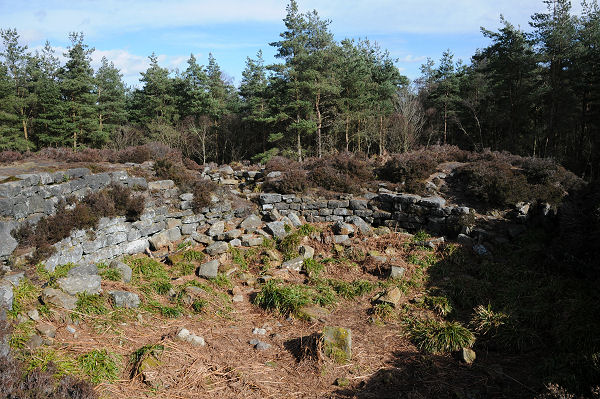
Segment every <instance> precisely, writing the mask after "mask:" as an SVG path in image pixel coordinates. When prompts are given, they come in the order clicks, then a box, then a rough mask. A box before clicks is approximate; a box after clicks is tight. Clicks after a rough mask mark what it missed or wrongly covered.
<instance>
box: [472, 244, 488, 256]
mask: <svg viewBox="0 0 600 399" xmlns="http://www.w3.org/2000/svg"><path fill="white" fill-rule="evenodd" d="M473 252H475V253H476V254H477V255H479V256H488V255H490V251H488V249H487V248H486V247H485V246H484V245H482V244H475V245H473Z"/></svg>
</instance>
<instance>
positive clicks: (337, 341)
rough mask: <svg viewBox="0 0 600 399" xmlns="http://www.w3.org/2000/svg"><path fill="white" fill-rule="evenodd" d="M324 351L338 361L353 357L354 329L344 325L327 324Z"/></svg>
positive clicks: (324, 332)
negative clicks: (333, 325)
mask: <svg viewBox="0 0 600 399" xmlns="http://www.w3.org/2000/svg"><path fill="white" fill-rule="evenodd" d="M322 339H323V351H324V352H325V355H326V356H329V357H330V358H332V359H333V360H335V361H336V362H338V363H345V362H347V361H348V360H350V359H351V358H352V331H351V330H350V329H348V328H344V327H332V326H325V327H324V328H323V334H322Z"/></svg>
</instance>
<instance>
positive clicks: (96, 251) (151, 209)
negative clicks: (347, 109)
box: [0, 166, 471, 270]
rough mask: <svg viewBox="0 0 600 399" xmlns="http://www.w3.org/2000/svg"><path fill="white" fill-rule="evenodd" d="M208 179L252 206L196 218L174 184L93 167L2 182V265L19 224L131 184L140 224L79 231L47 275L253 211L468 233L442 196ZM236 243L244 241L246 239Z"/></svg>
mask: <svg viewBox="0 0 600 399" xmlns="http://www.w3.org/2000/svg"><path fill="white" fill-rule="evenodd" d="M201 174H202V175H203V176H204V177H205V178H210V179H212V180H213V181H216V182H218V183H219V184H220V185H221V186H222V187H224V188H226V189H230V191H231V192H232V193H233V197H236V196H237V197H239V200H240V201H241V202H242V203H243V204H244V205H243V206H241V207H240V206H236V207H235V209H234V206H233V202H235V201H232V200H231V196H229V197H221V198H214V202H213V205H211V206H209V207H207V208H204V209H202V210H201V211H200V212H198V213H194V212H193V211H192V209H191V208H192V200H193V194H191V193H181V192H180V191H179V189H178V188H177V187H176V186H175V184H174V183H173V181H171V180H162V181H150V182H148V181H146V179H144V178H142V177H134V176H129V175H128V174H127V172H125V171H116V172H107V173H96V174H92V173H91V172H90V170H89V169H86V168H76V169H69V170H66V171H61V172H56V173H35V174H26V175H18V176H15V179H9V180H14V181H7V182H5V183H2V184H0V218H1V219H0V260H1V261H3V262H4V264H7V263H8V260H9V257H10V256H11V255H12V254H13V251H14V250H15V248H16V247H17V242H16V240H15V239H14V238H13V237H12V236H11V234H10V232H11V231H12V230H13V229H14V228H16V227H18V226H19V224H21V223H34V224H35V223H36V222H37V221H39V219H40V218H41V217H43V216H47V215H51V214H53V213H54V212H55V206H56V204H57V203H58V202H59V201H60V200H62V199H65V198H66V197H67V196H71V195H74V196H76V197H78V198H82V197H83V196H84V195H85V194H87V193H88V192H91V191H97V190H101V189H103V188H105V187H107V186H108V185H109V184H111V183H118V184H123V185H126V186H128V187H130V188H132V189H134V190H136V191H138V192H140V193H142V194H143V195H144V196H145V197H146V209H145V211H144V213H143V214H142V216H141V218H140V220H138V221H135V222H128V221H126V220H125V218H124V217H117V218H102V219H101V220H100V222H99V224H98V227H97V228H96V229H95V230H94V231H84V230H76V231H73V232H72V233H71V235H70V236H69V237H68V238H66V239H64V240H62V241H61V242H59V243H57V244H55V245H54V246H55V248H56V253H55V254H54V255H52V256H51V257H50V258H49V259H47V260H46V262H45V265H46V268H47V269H49V270H53V269H54V268H55V267H56V266H57V265H60V264H65V263H68V262H72V263H81V264H86V263H96V262H99V261H105V260H110V259H112V258H115V257H119V256H121V255H127V254H136V253H141V252H144V251H146V250H147V249H149V248H152V247H160V246H163V244H164V243H170V242H174V241H179V240H181V239H184V238H186V237H192V236H194V235H197V234H198V231H201V230H202V229H204V228H206V227H207V226H208V225H211V226H212V225H214V224H215V223H217V222H219V221H227V220H230V219H233V218H241V217H245V216H247V215H249V214H250V213H255V214H260V215H261V217H262V218H263V219H264V220H266V221H279V220H282V219H283V220H286V221H289V220H290V219H291V220H293V221H296V220H298V219H300V218H302V217H303V218H304V219H305V220H306V221H308V222H338V221H339V222H346V223H351V224H354V225H357V226H359V225H373V226H387V227H390V228H394V229H405V230H408V231H416V230H421V229H425V230H428V231H430V232H433V233H438V234H449V235H456V234H458V233H459V232H460V226H461V223H460V222H461V218H462V217H463V216H465V215H468V214H469V213H470V212H471V210H470V209H469V208H467V207H457V206H451V205H447V204H446V200H444V199H443V198H441V197H420V196H417V195H410V194H398V193H392V192H390V191H387V190H385V189H380V191H379V193H369V194H366V195H365V196H363V197H360V198H358V197H354V196H352V195H339V196H337V198H336V199H324V198H319V197H313V196H310V195H306V196H301V195H294V194H290V195H281V194H271V193H253V190H252V189H251V188H252V187H255V183H256V181H257V180H259V179H260V178H261V176H262V173H261V172H260V171H233V169H232V168H231V167H229V166H225V167H221V168H220V169H216V170H205V171H203V172H202V173H201ZM241 191H243V193H242V192H241ZM247 198H251V199H253V200H254V201H255V202H256V203H257V205H258V209H256V208H255V207H253V206H252V205H249V203H248V202H247V201H246V199H247ZM294 224H296V223H294ZM249 240H250V238H249ZM254 242H257V241H256V240H254ZM234 244H236V245H242V244H244V243H242V242H241V241H240V240H238V241H235V242H234Z"/></svg>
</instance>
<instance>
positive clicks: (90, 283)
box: [58, 275, 102, 295]
mask: <svg viewBox="0 0 600 399" xmlns="http://www.w3.org/2000/svg"><path fill="white" fill-rule="evenodd" d="M101 281H102V279H101V278H100V276H97V275H96V276H71V277H64V278H61V279H59V280H58V286H59V287H60V289H62V290H63V291H65V292H66V293H67V294H69V295H77V294H79V293H83V292H86V293H88V294H98V293H99V292H100V290H101V288H100V283H101Z"/></svg>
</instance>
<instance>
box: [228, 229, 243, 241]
mask: <svg viewBox="0 0 600 399" xmlns="http://www.w3.org/2000/svg"><path fill="white" fill-rule="evenodd" d="M242 233H243V232H242V230H240V229H235V230H229V231H226V232H225V233H224V235H225V239H226V240H228V241H229V240H233V239H235V238H240V237H241V236H242Z"/></svg>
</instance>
